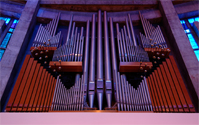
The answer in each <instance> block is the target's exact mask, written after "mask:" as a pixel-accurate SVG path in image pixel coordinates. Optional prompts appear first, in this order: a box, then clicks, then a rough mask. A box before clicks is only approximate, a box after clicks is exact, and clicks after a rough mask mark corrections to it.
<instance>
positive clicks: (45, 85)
mask: <svg viewBox="0 0 199 125" xmlns="http://www.w3.org/2000/svg"><path fill="white" fill-rule="evenodd" d="M46 73H47V78H46V80H45V81H44V82H43V84H44V86H43V87H44V88H43V91H42V93H41V95H42V97H41V103H40V105H39V111H43V109H44V101H45V99H46V91H47V86H48V81H49V79H50V74H49V73H48V72H47V71H46Z"/></svg>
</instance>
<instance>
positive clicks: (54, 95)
mask: <svg viewBox="0 0 199 125" xmlns="http://www.w3.org/2000/svg"><path fill="white" fill-rule="evenodd" d="M58 80H59V76H57V81H56V84H55V91H54V94H53V101H52V106H51V110H54V109H53V107H54V105H55V104H54V103H55V100H56V93H57V86H58V85H57V83H58Z"/></svg>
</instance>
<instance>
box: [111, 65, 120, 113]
mask: <svg viewBox="0 0 199 125" xmlns="http://www.w3.org/2000/svg"><path fill="white" fill-rule="evenodd" d="M113 79H114V80H113V81H115V82H114V87H115V88H116V94H115V99H116V102H117V109H118V111H120V98H119V88H118V87H119V86H118V78H117V72H116V71H115V69H114V70H113Z"/></svg>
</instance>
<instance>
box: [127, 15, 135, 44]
mask: <svg viewBox="0 0 199 125" xmlns="http://www.w3.org/2000/svg"><path fill="white" fill-rule="evenodd" d="M128 17H129V22H130V27H131V34H132V37H133V44H134V46H137V42H136V40H135V33H134V30H133V23H132V21H131V16H130V14H128Z"/></svg>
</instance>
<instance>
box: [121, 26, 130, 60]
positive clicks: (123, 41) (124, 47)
mask: <svg viewBox="0 0 199 125" xmlns="http://www.w3.org/2000/svg"><path fill="white" fill-rule="evenodd" d="M121 33H122V34H121V35H122V36H121V40H122V43H123V49H124V58H125V62H128V60H127V52H126V44H125V39H124V30H123V29H122V30H121Z"/></svg>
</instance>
